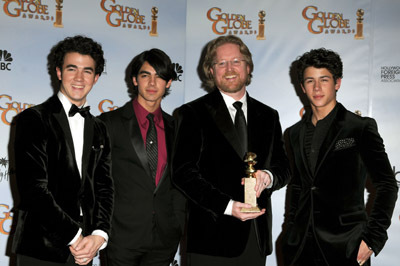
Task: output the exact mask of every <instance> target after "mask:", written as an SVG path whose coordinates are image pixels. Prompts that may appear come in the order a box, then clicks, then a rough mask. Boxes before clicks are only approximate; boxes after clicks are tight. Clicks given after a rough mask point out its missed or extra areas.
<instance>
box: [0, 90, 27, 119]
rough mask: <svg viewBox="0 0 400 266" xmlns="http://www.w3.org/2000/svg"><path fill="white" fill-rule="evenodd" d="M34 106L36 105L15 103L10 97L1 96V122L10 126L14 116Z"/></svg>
mask: <svg viewBox="0 0 400 266" xmlns="http://www.w3.org/2000/svg"><path fill="white" fill-rule="evenodd" d="M32 106H34V104H30V103H22V102H17V101H13V100H12V97H11V96H10V95H6V94H2V95H0V118H1V121H2V122H3V123H4V124H6V125H8V126H9V125H10V124H11V121H12V119H13V117H14V116H16V115H17V114H19V113H20V112H22V111H23V110H25V109H27V108H29V107H32Z"/></svg>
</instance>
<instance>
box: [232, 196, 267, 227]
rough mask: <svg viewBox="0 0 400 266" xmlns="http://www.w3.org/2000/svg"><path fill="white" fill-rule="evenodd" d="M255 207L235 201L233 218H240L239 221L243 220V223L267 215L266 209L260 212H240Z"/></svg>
mask: <svg viewBox="0 0 400 266" xmlns="http://www.w3.org/2000/svg"><path fill="white" fill-rule="evenodd" d="M251 207H254V206H251V205H250V204H247V203H242V202H238V201H235V202H233V206H232V216H234V217H236V218H238V219H239V220H241V221H242V222H244V221H247V220H250V219H255V218H257V217H258V216H261V215H263V214H264V213H265V209H262V210H261V211H260V212H249V213H246V212H240V210H241V209H242V208H251Z"/></svg>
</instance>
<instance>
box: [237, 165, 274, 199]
mask: <svg viewBox="0 0 400 266" xmlns="http://www.w3.org/2000/svg"><path fill="white" fill-rule="evenodd" d="M255 176H256V186H255V187H254V190H255V191H256V196H257V198H259V197H260V195H261V192H263V190H264V189H266V188H267V187H268V186H269V184H271V177H270V176H269V174H268V173H267V172H264V171H261V170H257V172H256V173H255ZM242 185H244V178H242Z"/></svg>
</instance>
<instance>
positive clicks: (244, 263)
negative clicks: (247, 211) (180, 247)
mask: <svg viewBox="0 0 400 266" xmlns="http://www.w3.org/2000/svg"><path fill="white" fill-rule="evenodd" d="M254 226H255V225H254V223H251V229H250V233H249V239H248V241H247V244H246V248H245V250H244V251H243V253H242V254H241V255H240V256H238V257H233V258H227V257H218V256H208V255H203V254H197V253H188V264H187V265H188V266H206V265H207V266H250V265H251V266H265V263H266V260H267V258H266V257H265V256H264V255H261V253H260V250H259V248H258V244H257V238H256V231H255V228H254Z"/></svg>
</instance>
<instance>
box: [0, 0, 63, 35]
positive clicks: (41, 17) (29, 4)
mask: <svg viewBox="0 0 400 266" xmlns="http://www.w3.org/2000/svg"><path fill="white" fill-rule="evenodd" d="M3 1H4V4H3V12H4V14H6V15H7V16H9V17H12V18H19V19H27V20H36V21H47V22H52V21H54V15H55V17H56V18H55V21H54V23H53V26H54V27H57V28H62V27H63V24H62V5H61V4H62V3H63V0H55V1H50V0H47V1H43V2H45V3H42V0H3ZM50 2H52V3H54V2H55V3H54V4H55V5H46V3H50ZM49 6H50V7H54V10H52V11H50V10H49Z"/></svg>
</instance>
